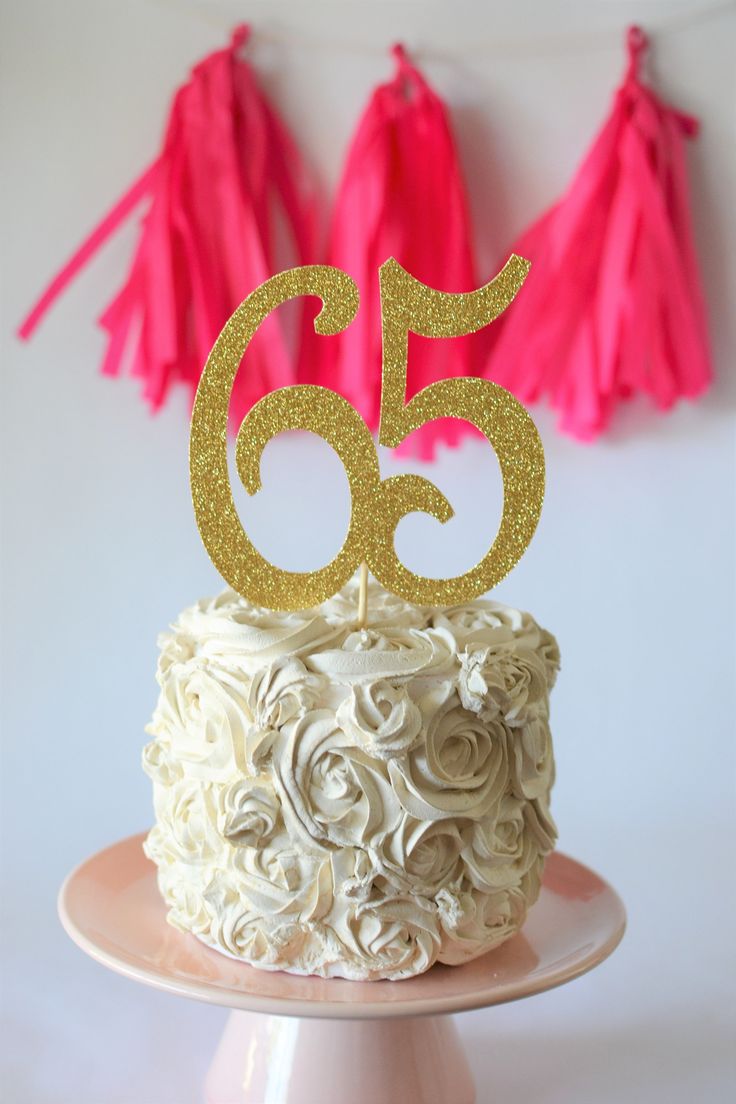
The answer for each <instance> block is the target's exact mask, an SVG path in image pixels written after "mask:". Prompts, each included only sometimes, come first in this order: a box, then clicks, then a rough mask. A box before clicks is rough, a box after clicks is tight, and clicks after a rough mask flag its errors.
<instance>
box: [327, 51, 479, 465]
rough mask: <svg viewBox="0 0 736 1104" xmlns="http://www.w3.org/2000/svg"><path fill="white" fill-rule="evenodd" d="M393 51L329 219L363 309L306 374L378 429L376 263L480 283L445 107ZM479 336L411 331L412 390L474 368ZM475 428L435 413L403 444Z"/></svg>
mask: <svg viewBox="0 0 736 1104" xmlns="http://www.w3.org/2000/svg"><path fill="white" fill-rule="evenodd" d="M392 52H393V55H394V58H395V60H396V74H395V76H394V78H393V79H392V80H390V81H389V82H388V83H387V84H382V85H380V86H379V87H378V88H376V89H375V91H374V93H373V95H372V97H371V99H370V102H369V104H368V106H367V108H366V110H365V113H364V114H363V116H362V118H361V120H360V123H359V124H358V129H357V132H356V134H355V137H354V139H353V142H352V145H351V147H350V150H349V152H348V156H347V160H346V164H345V168H344V172H343V177H342V181H341V183H340V187H339V190H338V195H337V199H336V202H335V209H334V216H333V221H332V228H331V238H330V248H329V262H330V264H333V265H336V266H337V267H338V268H342V269H344V270H345V271H346V272H347V273H348V274H349V275H350V276H352V277H353V279H354V280H355V282H356V283H357V285H358V289H359V291H360V311H359V313H358V316H357V318H356V319H355V321H354V322H353V323H352V325H351V326H350V327H349V328H348V329H346V330H345V331H344V332H343V333H341V334H339V335H338V336H336V337H330V338H329V339H323V340H322V342H321V343H320V345H319V349H318V356H317V359H316V360H315V361H313V362H312V371H311V372H310V373H309V374H308V375H307V376H306V377H305V381H306V382H312V383H320V384H323V385H325V386H327V387H332V388H334V389H335V390H337V391H340V392H341V393H342V394H343V395H344V396H345V397H346V398H347V399H348V400H349V401H350V402H351V403H352V404H353V405H354V406H355V407H356V408H357V409H358V410H359V411H360V413H361V414H362V415H363V417H364V418H365V419H366V421H367V422H368V424H369V426H370V427H371V429H373V430H376V429H377V428H378V416H379V406H380V392H381V315H380V301H379V290H378V266H379V265H380V264H382V263H383V262H384V261H385V260H386V259H387V258H388V257H395V258H396V260H397V261H399V262H400V264H402V265H403V266H404V268H405V269H407V271H408V272H410V273H411V274H412V276H415V277H416V278H417V279H418V280H421V281H423V282H424V283H425V284H429V285H431V286H432V287H436V288H439V289H440V290H442V291H453V292H458V291H472V290H473V289H474V288H475V287H476V282H475V271H474V264H473V255H472V250H471V236H470V227H469V221H468V212H467V202H466V196H465V187H464V184H463V179H462V174H461V170H460V166H459V163H458V158H457V151H456V149H455V144H454V141H453V138H452V134H451V131H450V126H449V122H448V118H447V113H446V110H445V107H444V105H443V103H442V101H441V100H440V99H439V97H438V96H437V95H436V94H435V92H433V91H432V89H431V88H430V87H429V85H428V84H427V82H426V81H425V79H424V77H423V76H422V75H421V73H419V71H418V70H417V69H416V68H415V67H414V66H413V65H411V64H410V62H409V61H408V59H407V57H406V55H405V53H404V50H403V48H402V47H401V46H395V47H394V48H393V51H392ZM476 341H477V339H476V338H475V337H464V338H458V339H455V340H453V341H446V340H441V339H429V338H421V337H417V336H415V335H411V336H410V341H409V369H408V389H407V390H408V396H407V397H411V395H413V394H415V393H416V392H417V391H418V390H420V389H421V388H423V387H426V386H427V385H428V384H430V383H432V382H434V381H435V380H438V379H444V378H445V377H447V376H463V375H469V374H471V373H473V372H475V370H476V368H477V362H476V360H475V359H474V356H475V351H476V349H477V344H476ZM307 369H308V365H307ZM470 428H471V427H470V426H469V425H468V424H467V423H464V422H458V421H455V420H450V419H442V420H440V421H437V422H431V423H429V424H428V425H427V426H426V427H425V428H424V429H422V430H420V431H419V432H418V433H417V434H414V435H412V438H411V439H410V442H409V445H408V447H407V446H403V450H404V451H408V450H410V451H415V452H417V453H418V454H419V455H420V456H422V457H423V458H430V457H431V456H432V455H433V454H434V448H435V444H436V442H437V441H438V440H444V441H445V442H447V443H448V444H456V443H457V442H458V440H459V439H460V437H461V436H462V435H463V434H465V433H467V432H468V431H469V430H470Z"/></svg>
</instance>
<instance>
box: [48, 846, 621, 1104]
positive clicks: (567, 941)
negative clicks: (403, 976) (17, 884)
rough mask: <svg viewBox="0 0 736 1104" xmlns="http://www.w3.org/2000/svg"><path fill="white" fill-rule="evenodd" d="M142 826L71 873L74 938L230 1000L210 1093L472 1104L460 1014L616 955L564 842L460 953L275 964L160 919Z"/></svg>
mask: <svg viewBox="0 0 736 1104" xmlns="http://www.w3.org/2000/svg"><path fill="white" fill-rule="evenodd" d="M143 838H144V837H143V835H138V836H131V837H130V838H129V839H126V840H122V841H121V842H120V843H116V844H114V846H112V847H108V848H107V849H106V850H104V851H100V852H99V854H97V855H94V856H93V857H92V858H91V859H88V860H87V862H85V863H83V864H82V865H81V866H80V867H79V868H78V869H77V870H75V871H74V872H73V873H72V874H70V875H69V877H68V878H67V880H66V881H65V883H64V885H63V886H62V888H61V893H60V895H59V914H60V916H61V922H62V924H63V925H64V928H65V929H66V931H67V933H68V934H69V935H70V936H71V938H72V939H73V940H74V942H75V943H77V944H78V945H79V946H80V947H81V948H82V950H84V951H86V952H87V954H89V955H91V956H92V958H95V959H97V961H98V962H101V963H102V964H103V965H105V966H109V967H110V969H112V970H116V971H117V972H118V973H120V974H123V975H124V976H125V977H128V978H132V979H133V980H135V981H142V982H144V983H145V984H146V985H153V986H155V987H156V988H158V989H165V990H166V991H167V992H170V993H178V994H179V995H181V996H185V997H194V998H195V999H196V1000H202V1001H208V1002H209V1003H210V1004H222V1005H226V1006H227V1007H228V1008H232V1009H233V1010H234V1011H233V1012H232V1013H231V1015H230V1019H229V1021H228V1024H227V1026H226V1028H225V1032H224V1035H223V1037H222V1040H221V1042H220V1045H219V1047H218V1050H217V1052H216V1054H215V1057H214V1060H213V1062H212V1066H211V1067H210V1071H209V1074H208V1076H207V1080H206V1084H205V1091H204V1096H205V1100H206V1101H207V1104H346V1102H350V1104H472V1101H474V1099H475V1090H474V1086H473V1079H472V1077H471V1074H470V1070H469V1068H468V1064H467V1061H466V1059H465V1055H464V1053H463V1049H462V1046H461V1044H460V1041H459V1038H458V1034H457V1031H456V1028H455V1025H454V1023H453V1020H452V1014H453V1013H455V1012H465V1011H468V1010H470V1009H474V1008H484V1007H486V1006H487V1005H491V1004H501V1003H503V1002H505V1001H512V1000H519V999H520V998H521V997H529V996H532V994H534V993H540V992H542V991H543V990H545V989H551V988H553V987H554V986H556V985H563V984H564V983H565V982H567V981H572V979H573V978H576V977H579V976H580V975H581V974H584V973H585V972H586V971H588V970H591V969H592V968H593V967H594V966H597V965H598V964H599V963H600V962H602V961H603V960H604V959H605V958H606V957H607V956H608V955H609V954H611V952H612V951H613V950H614V949H615V947H616V946H617V945H618V943H619V941H620V939H621V937H622V935H623V933H624V927H625V924H626V915H625V912H624V907H623V905H622V903H621V901H620V899H619V897H618V896H617V894H616V893H615V892H614V891H613V890H612V889H611V887H610V886H608V885H607V884H606V883H605V882H604V881H603V880H602V879H601V878H599V877H598V875H597V874H594V873H593V871H592V870H588V869H587V868H586V867H584V866H582V865H581V864H580V863H578V862H575V861H574V860H573V859H570V858H567V857H566V856H565V855H562V854H560V853H559V852H556V853H555V854H553V855H551V856H550V858H549V859H548V860H547V865H546V867H545V874H544V883H543V887H542V892H541V895H540V897H539V900H538V901H537V903H536V905H535V906H534V908H533V909H531V911H530V913H529V916H528V918H527V921H526V923H525V924H524V928H523V931H522V932H520V933H519V934H518V935H516V936H515V937H514V938H513V939H510V940H509V941H508V942H507V943H504V944H503V946H501V947H499V948H498V949H497V950H495V951H490V952H489V953H488V954H487V955H484V956H483V957H482V958H479V959H476V960H475V961H474V962H470V963H468V964H467V965H466V966H455V967H449V966H434V967H433V968H432V969H431V970H429V971H428V972H427V973H426V974H422V975H421V976H420V977H417V978H411V979H409V980H406V981H378V982H355V981H342V980H333V981H324V980H322V979H321V978H314V977H295V976H292V975H291V974H285V973H280V972H275V973H271V972H266V971H262V970H256V969H254V968H253V967H251V966H247V965H246V964H245V963H240V962H237V961H235V960H231V959H229V958H227V957H226V956H224V955H220V954H218V953H217V952H215V951H211V950H209V949H208V948H207V947H205V946H203V945H202V944H201V943H199V941H198V940H197V939H195V938H194V936H191V935H182V934H181V933H180V932H178V931H175V929H174V928H171V927H170V926H169V925H168V924H167V923H166V919H165V915H166V913H165V907H164V904H163V901H162V900H161V897H160V896H159V893H158V889H157V886H156V876H155V868H154V866H153V864H152V863H150V862H149V861H148V859H146V857H145V856H144V854H143V851H142V848H141V844H142V841H143ZM486 1099H488V1098H486Z"/></svg>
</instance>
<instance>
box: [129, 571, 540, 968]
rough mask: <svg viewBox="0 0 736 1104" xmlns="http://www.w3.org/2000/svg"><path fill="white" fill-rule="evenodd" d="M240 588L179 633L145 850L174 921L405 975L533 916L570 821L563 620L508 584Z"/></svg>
mask: <svg viewBox="0 0 736 1104" xmlns="http://www.w3.org/2000/svg"><path fill="white" fill-rule="evenodd" d="M356 610H357V582H356V580H351V582H350V583H348V584H347V586H346V587H345V588H344V589H343V591H342V592H340V594H337V595H335V597H334V598H332V599H330V600H329V601H328V602H326V603H324V604H323V605H322V606H320V607H318V608H316V609H314V610H309V611H304V612H300V613H296V614H295V613H274V612H271V611H267V610H262V609H259V608H257V607H254V606H252V605H250V604H249V603H248V602H247V601H246V600H245V599H243V598H241V597H239V596H238V595H237V594H235V593H234V592H232V591H225V592H223V593H222V594H221V595H219V596H218V597H217V598H214V599H212V600H206V601H202V602H200V603H198V604H197V605H196V606H194V607H192V608H191V609H188V610H186V611H184V613H182V614H181V615H180V617H179V618H178V620H177V622H176V623H175V624H174V626H173V628H172V630H171V632H169V633H167V634H164V635H163V636H162V637H161V638H160V641H159V643H160V647H161V654H160V658H159V664H158V674H157V678H158V681H159V685H160V695H159V700H158V704H157V707H156V710H155V713H154V717H153V720H152V722H151V724H150V725H149V727H148V730H147V731H148V732H150V734H151V735H152V737H153V739H152V740H151V742H150V743H149V744H148V745H147V746H146V748H145V750H144V757H143V759H144V768H145V770H146V771H147V773H148V774H149V775H150V777H151V779H152V780H153V789H154V808H155V813H156V824H155V826H154V828H153V829H152V830H151V833H150V834H149V836H148V839H147V841H146V845H145V848H146V853H147V854H148V855H149V857H150V858H151V859H152V860H153V861H154V862H155V863H156V865H157V867H158V881H159V886H160V889H161V892H162V894H163V897H164V899H165V901H166V903H167V905H168V908H169V913H168V919H169V922H170V923H171V924H173V925H174V926H175V927H177V928H179V929H181V930H182V931H186V932H192V933H193V934H195V935H197V936H198V937H199V938H200V939H202V940H203V941H204V942H205V943H207V944H208V945H209V946H211V947H214V948H216V949H217V950H220V951H223V952H225V953H228V954H230V955H234V956H236V957H237V958H240V959H243V960H245V961H247V962H250V963H252V964H253V965H255V966H258V967H261V968H264V969H282V970H288V971H290V972H292V973H302V974H318V975H320V976H323V977H334V976H339V977H347V978H354V979H378V978H383V977H390V978H394V979H397V978H403V977H410V976H412V975H414V974H418V973H421V972H422V971H424V970H426V969H428V968H429V967H430V966H431V965H432V964H433V963H434V962H435V961H440V962H445V963H450V964H458V963H461V962H464V961H467V960H469V959H471V958H474V957H476V956H477V955H479V954H483V953H484V952H485V951H487V950H490V949H491V948H492V947H494V946H496V945H498V944H499V943H501V942H503V940H505V939H507V938H508V937H509V936H510V935H512V934H514V932H516V931H517V930H518V928H519V927H520V925H521V924H522V923H523V920H524V917H525V915H526V912H527V909H528V908H529V907H530V905H531V904H533V902H534V901H535V900H536V897H537V895H538V892H539V885H540V878H541V872H542V866H543V862H544V856H545V855H546V854H547V853H548V852H549V851H550V850H551V849H552V847H553V846H554V841H555V838H556V831H555V827H554V823H553V821H552V819H551V816H550V812H549V795H550V790H551V787H552V784H553V781H554V758H553V752H552V741H551V735H550V730H549V691H550V689H551V687H552V685H553V683H554V679H555V676H556V673H557V669H558V666H559V654H558V650H557V645H556V642H555V640H554V638H553V637H552V636H551V635H550V634H549V633H547V632H546V631H545V630H543V629H541V628H540V627H539V626H538V625H537V624H536V622H535V621H534V619H533V618H532V617H531V616H529V615H528V614H526V613H521V612H519V611H517V610H514V609H511V608H510V607H507V606H504V605H502V604H500V603H498V602H492V601H476V602H471V603H468V604H466V605H462V606H457V607H452V608H449V609H444V610H439V609H423V608H418V607H415V606H411V605H409V604H407V603H405V602H404V601H403V600H401V599H399V598H397V597H395V596H393V595H390V594H388V593H387V592H385V591H384V590H383V589H382V588H380V587H379V586H378V585H377V584H376V583H371V586H370V592H369V610H370V620H369V627H368V628H367V629H364V630H360V629H356V628H355V616H356Z"/></svg>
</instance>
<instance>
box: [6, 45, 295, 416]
mask: <svg viewBox="0 0 736 1104" xmlns="http://www.w3.org/2000/svg"><path fill="white" fill-rule="evenodd" d="M247 37H248V28H247V27H238V28H237V29H236V30H235V31H234V33H233V36H232V41H231V43H230V46H229V47H228V48H227V49H225V50H218V51H217V52H215V53H213V54H210V55H209V56H208V57H206V58H205V59H204V60H203V61H201V62H200V63H199V64H198V65H197V66H196V67H195V68H194V69H193V71H192V75H191V78H190V80H189V81H188V83H187V84H185V85H184V86H183V87H182V88H180V89H179V91H178V92H177V93H176V96H175V97H174V101H173V104H172V108H171V113H170V116H169V120H168V124H167V128H166V136H165V140H164V144H163V149H162V152H161V154H160V156H159V157H158V159H157V160H156V161H155V162H154V163H153V164H152V165H151V166H150V168H148V169H147V170H146V171H145V172H144V173H143V175H142V176H141V177H140V178H139V179H138V180H137V181H136V183H135V184H133V185H132V187H131V188H130V189H129V190H128V191H127V192H126V193H125V195H124V196H123V197H122V198H121V199H120V200H119V202H118V203H117V204H116V206H115V207H114V208H113V209H112V211H110V213H109V214H108V215H107V217H106V218H105V219H103V221H102V222H101V223H100V224H99V226H97V228H96V229H95V230H94V231H93V232H92V234H91V235H90V236H89V237H88V238H87V240H86V241H85V242H84V243H83V244H82V246H81V247H80V248H79V250H78V251H77V252H76V253H75V254H74V256H73V257H72V258H71V260H70V261H69V262H68V263H67V265H66V266H65V267H64V268H63V269H62V270H61V272H60V273H59V274H58V275H57V276H56V277H55V278H54V280H53V281H52V282H51V284H50V285H49V287H48V288H47V290H46V291H45V292H44V294H43V295H42V297H41V299H40V300H39V302H38V303H37V305H36V306H35V307H34V308H33V310H32V311H31V313H30V314H29V316H28V317H27V318H26V320H25V322H24V323H23V325H22V326H21V328H20V331H19V333H20V336H21V337H24V338H27V337H29V336H30V335H31V334H32V332H33V330H34V329H35V328H36V326H37V325H38V323H39V322H40V320H41V318H42V317H43V315H44V314H45V313H46V311H47V310H48V308H49V307H50V306H51V304H52V303H53V301H54V300H55V299H56V297H57V296H58V295H59V294H60V293H61V291H62V290H63V289H64V287H65V286H66V284H67V283H69V281H71V280H72V279H73V277H74V276H75V275H76V274H77V272H78V271H79V270H80V269H81V268H82V267H83V266H84V265H85V264H86V263H87V261H88V260H89V259H90V258H91V257H92V256H93V254H94V253H95V252H96V251H97V249H99V247H100V246H101V245H102V244H103V242H104V241H105V240H106V238H108V237H109V236H110V234H112V233H113V231H114V230H115V229H116V228H117V227H118V226H119V225H120V223H121V222H122V220H123V219H124V218H125V217H126V216H127V215H128V214H129V213H130V212H131V211H132V210H133V209H134V208H135V207H136V206H137V205H138V204H139V203H140V202H142V201H144V200H147V201H148V211H147V213H146V215H145V218H144V220H143V225H142V229H141V234H140V239H139V241H138V246H137V249H136V252H135V256H134V259H133V263H132V265H131V268H130V272H129V274H128V277H127V280H126V282H125V284H124V285H123V287H122V288H121V290H120V291H119V293H118V294H117V295H116V296H115V298H114V299H113V301H112V302H111V303H110V305H109V306H108V307H107V308H106V310H105V311H104V312H103V314H102V316H101V318H100V323H101V325H102V326H103V327H104V328H105V330H107V333H108V345H107V352H106V355H105V359H104V362H103V365H102V371H103V373H104V374H105V375H110V376H116V375H119V374H120V372H121V371H122V369H123V367H124V365H128V364H129V365H130V368H131V371H132V373H133V375H135V376H138V377H140V379H141V380H142V384H143V395H144V398H145V399H146V400H147V402H148V403H149V404H150V406H151V407H152V409H154V410H157V409H158V408H160V407H161V406H162V405H163V404H164V402H165V401H166V397H167V395H168V392H169V389H170V387H171V386H172V384H174V383H175V382H177V381H179V382H181V383H184V384H185V385H186V386H187V387H188V388H189V389H190V391H191V392H192V394H193V393H194V391H195V389H196V386H197V383H198V381H199V377H200V374H201V372H202V368H203V367H204V363H205V361H206V359H207V356H208V354H209V352H210V349H211V348H212V345H213V344H214V342H215V339H216V338H217V336H218V334H219V332H220V330H221V329H222V327H223V325H224V324H225V322H226V321H227V319H228V318H229V317H230V315H231V314H232V312H233V311H234V310H235V308H236V307H237V306H238V305H239V304H240V302H241V301H242V300H243V299H244V298H245V296H246V295H247V294H248V293H249V292H250V291H252V290H253V288H255V287H256V286H257V285H258V284H260V283H262V282H263V281H264V280H266V279H268V277H270V276H272V275H273V274H274V272H276V271H277V269H278V268H279V267H286V265H284V264H280V263H279V261H278V260H277V257H276V252H277V247H278V248H280V247H281V245H282V241H281V237H280V236H279V238H278V241H277V240H276V237H277V234H276V231H277V230H279V231H280V230H281V229H282V228H283V227H285V228H286V230H287V231H288V233H287V234H286V235H285V238H286V239H288V245H286V246H285V248H286V250H287V254H288V256H287V257H286V258H285V259H286V261H287V264H306V263H309V262H312V261H314V259H315V258H314V255H313V250H314V231H315V219H314V209H313V205H312V201H311V199H310V198H309V197H308V196H307V194H306V190H305V188H304V184H303V181H304V170H303V168H302V164H301V161H300V158H299V155H298V153H297V150H296V148H295V146H294V143H293V141H292V139H291V138H290V136H289V135H288V133H287V132H286V130H285V128H284V126H283V124H282V123H281V122H280V121H279V119H278V118H277V116H276V115H275V113H274V111H273V110H272V109H271V107H270V106H269V104H268V103H267V102H266V100H265V99H264V97H263V95H262V94H261V92H260V90H259V89H258V86H257V84H256V81H255V78H254V76H253V73H252V71H251V69H250V68H249V67H248V65H247V64H246V63H245V62H243V61H242V60H240V59H239V58H238V56H237V53H238V51H239V49H240V48H241V47H242V46H243V45H244V43H245V42H246V40H247ZM279 219H280V220H281V223H279V221H278V220H279ZM313 315H314V305H313V304H312V305H311V313H310V318H309V319H308V320H307V319H306V318H305V319H304V320H303V323H302V325H303V329H304V331H305V334H306V333H307V332H308V328H307V323H309V328H311V319H312V317H313ZM312 332H313V331H312ZM308 347H309V345H308V343H307V344H306V345H305V350H306V349H307V348H308ZM296 378H297V369H296V368H295V367H294V365H293V363H292V358H291V357H290V355H289V352H288V349H287V342H286V339H285V336H284V333H283V328H282V325H281V321H280V319H278V318H275V317H273V316H272V317H270V318H269V319H267V320H266V321H265V322H264V324H263V326H262V327H261V328H260V330H259V332H258V333H257V334H256V336H255V338H254V340H253V342H252V343H251V346H250V347H249V349H248V352H247V354H246V357H245V361H244V365H243V368H242V369H241V371H240V372H239V373H238V377H237V379H236V383H235V388H234V391H233V400H232V403H231V414H232V417H233V421H234V423H235V424H239V423H240V420H242V417H243V415H244V414H245V413H246V412H247V410H248V409H249V408H250V407H251V406H252V404H253V403H254V402H255V401H256V400H257V399H258V398H260V397H261V396H262V395H263V394H265V393H266V392H267V391H270V390H272V389H273V388H275V387H281V386H283V385H285V384H289V383H294V382H296Z"/></svg>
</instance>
